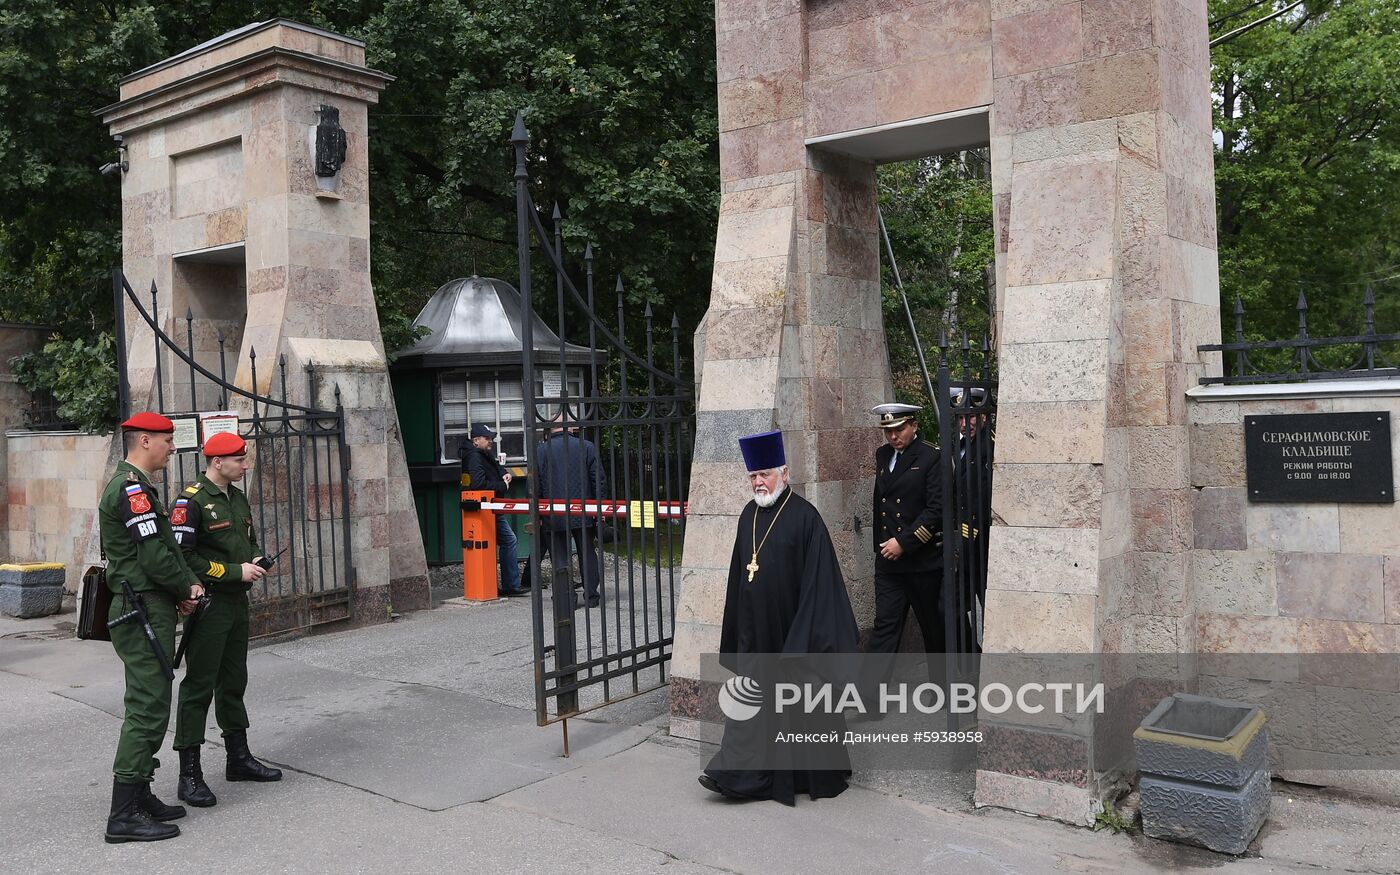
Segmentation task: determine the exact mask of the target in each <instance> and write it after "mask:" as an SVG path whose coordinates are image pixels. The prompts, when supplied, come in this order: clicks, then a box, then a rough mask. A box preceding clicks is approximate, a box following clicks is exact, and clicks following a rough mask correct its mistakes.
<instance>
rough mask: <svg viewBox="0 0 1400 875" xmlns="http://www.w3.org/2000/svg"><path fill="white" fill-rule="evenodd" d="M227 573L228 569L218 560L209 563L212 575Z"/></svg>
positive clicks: (218, 575)
mask: <svg viewBox="0 0 1400 875" xmlns="http://www.w3.org/2000/svg"><path fill="white" fill-rule="evenodd" d="M226 573H228V569H226V568H224V566H223V565H221V564H219V563H218V562H210V563H209V576H210V577H223V576H224V575H225V574H226Z"/></svg>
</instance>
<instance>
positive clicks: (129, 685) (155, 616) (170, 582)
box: [97, 461, 199, 784]
mask: <svg viewBox="0 0 1400 875" xmlns="http://www.w3.org/2000/svg"><path fill="white" fill-rule="evenodd" d="M97 517H98V532H99V535H100V537H101V539H102V548H103V550H104V551H105V552H106V555H107V585H108V586H109V587H111V589H112V592H113V593H115V594H116V597H115V598H113V599H112V609H111V612H110V613H109V614H108V615H107V618H108V619H109V620H112V619H116V618H117V617H119V616H121V615H122V614H124V613H126V612H127V611H129V610H131V606H130V605H128V604H127V603H126V599H125V598H123V597H122V594H121V593H122V590H121V582H122V581H123V580H125V581H128V582H129V583H130V584H131V588H132V589H133V590H135V591H136V592H137V593H138V594H140V597H141V600H142V601H143V602H144V603H145V606H146V613H147V614H148V615H149V617H150V621H151V628H152V629H154V630H155V633H156V638H157V639H158V640H159V642H160V645H161V646H162V647H164V648H165V652H166V654H167V655H169V654H173V653H174V650H175V614H176V609H175V605H176V602H179V601H183V600H185V599H188V598H189V597H190V587H191V585H193V584H197V583H199V579H198V578H197V577H195V575H194V572H192V571H190V569H189V567H188V566H186V564H185V563H184V562H183V561H182V557H181V555H180V547H179V545H178V544H177V543H176V541H175V535H174V533H173V532H172V531H171V528H170V522H169V519H168V518H167V516H166V512H165V508H164V506H163V505H162V503H161V500H160V495H159V494H158V493H157V491H156V490H155V488H154V487H153V486H152V485H151V481H150V475H148V474H147V473H146V472H145V471H142V470H141V469H140V468H138V467H136V466H135V465H132V464H131V463H130V462H125V461H123V462H121V463H120V464H118V465H117V470H116V473H115V474H113V475H112V479H111V480H110V481H108V483H107V487H106V488H105V489H103V490H102V498H101V500H100V501H99V502H98V505H97ZM111 635H112V647H113V648H114V649H115V650H116V651H117V655H118V656H119V657H121V660H122V663H123V664H124V665H125V666H126V699H125V707H126V716H125V717H124V718H123V719H122V732H121V739H120V740H119V741H118V742H117V755H116V759H115V761H114V762H113V763H112V774H113V775H114V776H115V777H116V779H117V781H119V782H121V783H123V784H149V783H150V782H151V780H152V778H153V777H154V773H155V768H156V766H157V763H156V758H155V755H156V751H158V750H160V746H161V744H162V743H163V742H164V741H165V730H166V727H167V726H168V725H169V723H170V681H168V680H167V679H166V677H165V673H164V671H163V670H162V669H161V666H160V663H159V662H158V661H157V660H156V656H155V654H154V653H153V652H152V651H151V646H150V644H149V643H148V642H147V640H146V636H145V632H144V631H143V630H142V628H141V626H140V624H138V623H126V624H123V625H121V626H117V627H115V628H113V629H112V630H111Z"/></svg>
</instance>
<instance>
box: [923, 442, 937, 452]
mask: <svg viewBox="0 0 1400 875" xmlns="http://www.w3.org/2000/svg"><path fill="white" fill-rule="evenodd" d="M922 443H923V445H924V446H926V447H928V448H929V449H931V450H936V449H938V444H931V443H929V442H928V441H922Z"/></svg>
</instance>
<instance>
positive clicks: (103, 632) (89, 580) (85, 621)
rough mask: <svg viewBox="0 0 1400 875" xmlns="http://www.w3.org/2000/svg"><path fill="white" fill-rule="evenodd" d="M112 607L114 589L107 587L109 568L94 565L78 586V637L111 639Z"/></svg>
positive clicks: (97, 639)
mask: <svg viewBox="0 0 1400 875" xmlns="http://www.w3.org/2000/svg"><path fill="white" fill-rule="evenodd" d="M111 607H112V591H111V590H110V589H108V588H107V569H105V568H103V567H102V566H100V565H94V566H92V567H91V568H89V569H88V570H87V573H86V574H84V575H83V582H82V585H81V586H79V587H78V637H79V638H82V639H84V640H89V639H91V640H95V641H111V640H112V633H110V632H108V631H107V612H108V611H109V610H111Z"/></svg>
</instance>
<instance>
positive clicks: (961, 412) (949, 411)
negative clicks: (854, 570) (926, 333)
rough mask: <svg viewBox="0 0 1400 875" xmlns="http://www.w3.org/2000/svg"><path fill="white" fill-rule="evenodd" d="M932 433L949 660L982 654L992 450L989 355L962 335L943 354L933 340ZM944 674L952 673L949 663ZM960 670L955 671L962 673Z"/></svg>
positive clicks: (943, 340) (944, 342)
mask: <svg viewBox="0 0 1400 875" xmlns="http://www.w3.org/2000/svg"><path fill="white" fill-rule="evenodd" d="M938 351H939V360H938V392H937V405H938V429H939V446H940V447H942V448H943V450H942V452H943V459H944V465H945V467H944V469H943V594H944V612H943V622H944V634H945V635H946V639H945V640H946V641H947V646H948V652H949V661H950V663H952V662H954V661H955V660H954V657H956V656H958V655H963V654H974V653H980V652H981V650H982V609H983V606H984V605H985V604H986V596H987V529H988V527H989V526H990V525H991V522H992V520H991V516H992V462H993V456H994V454H995V450H996V438H995V430H996V413H997V403H996V397H997V396H996V393H997V381H996V376H995V357H994V356H993V354H992V352H991V350H990V349H989V348H988V346H987V344H986V343H985V342H983V343H982V344H981V346H980V348H974V347H973V345H972V344H970V343H969V342H968V339H967V336H966V335H963V338H962V344H961V347H960V348H957V349H953V350H951V351H950V350H949V348H948V338H947V336H946V335H943V334H940V336H939V338H938ZM949 669H950V671H949V677H953V676H956V675H955V673H954V672H953V671H952V669H953V666H952V665H951V664H950V666H949ZM963 669H964V671H962V672H958V673H957V674H963V673H965V670H966V666H963Z"/></svg>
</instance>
